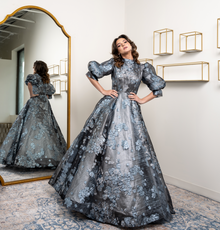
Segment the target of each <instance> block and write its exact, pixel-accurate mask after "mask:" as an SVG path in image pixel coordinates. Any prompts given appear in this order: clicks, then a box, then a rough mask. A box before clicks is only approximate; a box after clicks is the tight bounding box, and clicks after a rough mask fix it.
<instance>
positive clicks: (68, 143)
mask: <svg viewBox="0 0 220 230" xmlns="http://www.w3.org/2000/svg"><path fill="white" fill-rule="evenodd" d="M27 8H33V9H37V10H41V11H43V12H44V13H46V14H47V15H48V16H50V17H51V18H52V19H53V20H54V22H55V23H56V24H57V25H58V26H59V27H60V28H61V30H62V32H63V34H64V35H65V36H66V37H67V38H68V75H67V77H68V79H67V88H68V96H67V148H69V146H70V88H71V87H70V83H71V81H70V76H71V64H70V63H71V36H70V35H69V34H68V33H67V32H66V31H65V29H64V27H63V26H62V25H61V24H60V23H59V22H58V20H57V19H56V18H55V17H54V15H53V14H51V13H50V12H49V11H47V10H45V9H44V8H41V7H39V6H32V5H28V6H22V7H20V8H18V9H17V10H15V11H14V12H13V13H11V14H8V15H7V16H6V17H5V19H4V20H3V21H1V22H0V25H1V24H3V23H4V22H5V21H6V20H7V19H8V18H9V17H11V16H13V15H14V14H16V13H17V12H18V11H20V10H23V9H27ZM50 178H51V176H45V177H36V178H32V179H25V180H17V181H10V182H5V181H4V179H3V178H2V176H1V175H0V182H1V184H2V186H6V185H13V184H20V183H26V182H31V181H38V180H45V179H50Z"/></svg>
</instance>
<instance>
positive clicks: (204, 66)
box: [156, 61, 210, 82]
mask: <svg viewBox="0 0 220 230" xmlns="http://www.w3.org/2000/svg"><path fill="white" fill-rule="evenodd" d="M180 66H188V72H187V69H180V68H178V69H176V73H175V74H174V75H175V76H177V77H174V78H169V77H166V76H165V68H166V69H168V70H169V68H168V67H180ZM189 66H196V67H197V69H190V67H189ZM193 71H194V72H193ZM198 71H201V76H200V77H198V78H196V77H195V76H194V74H197V73H198ZM156 72H157V74H158V75H159V76H161V77H162V78H163V79H164V80H165V81H172V82H177V81H202V82H208V81H209V78H210V74H209V62H205V61H198V62H186V63H174V64H163V65H157V67H156ZM159 72H160V73H159ZM171 72H172V70H171V71H170V73H171ZM190 74H191V75H193V76H194V78H189V75H190ZM181 75H182V76H181ZM180 76H181V77H182V78H181V77H180Z"/></svg>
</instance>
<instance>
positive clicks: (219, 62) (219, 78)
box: [218, 60, 220, 81]
mask: <svg viewBox="0 0 220 230" xmlns="http://www.w3.org/2000/svg"><path fill="white" fill-rule="evenodd" d="M218 80H219V81H220V60H218Z"/></svg>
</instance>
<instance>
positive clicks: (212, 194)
mask: <svg viewBox="0 0 220 230" xmlns="http://www.w3.org/2000/svg"><path fill="white" fill-rule="evenodd" d="M163 176H164V180H165V182H166V183H168V184H171V185H175V186H177V187H180V188H183V189H186V190H188V191H190V192H193V193H196V194H199V195H202V196H205V197H208V198H210V199H212V200H215V201H218V202H220V193H219V192H216V191H212V190H209V189H207V188H203V187H200V186H198V185H196V184H191V183H189V182H187V181H183V180H180V179H177V178H175V177H171V176H168V175H163Z"/></svg>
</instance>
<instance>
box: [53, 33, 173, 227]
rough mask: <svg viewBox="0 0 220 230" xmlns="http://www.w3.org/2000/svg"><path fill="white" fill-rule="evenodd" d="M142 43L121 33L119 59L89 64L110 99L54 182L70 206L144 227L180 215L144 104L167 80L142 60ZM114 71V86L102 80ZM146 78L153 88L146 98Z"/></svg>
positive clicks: (95, 81) (117, 48) (95, 216)
mask: <svg viewBox="0 0 220 230" xmlns="http://www.w3.org/2000/svg"><path fill="white" fill-rule="evenodd" d="M136 49H137V47H136V45H135V44H134V43H133V42H132V41H131V40H130V39H129V38H128V37H127V36H126V35H121V36H119V37H118V38H116V39H115V40H114V41H113V44H112V54H113V58H111V59H110V60H108V61H106V62H103V63H102V64H99V63H97V62H95V61H92V62H90V63H89V72H88V73H87V77H88V78H89V80H90V81H91V83H92V84H93V85H94V86H95V87H96V89H97V90H99V91H100V92H101V93H102V94H103V95H104V97H103V98H102V99H101V100H100V101H99V102H98V104H97V105H96V107H95V110H94V111H93V113H92V114H91V115H90V117H89V118H88V120H87V121H86V123H85V126H84V127H83V130H82V131H81V133H80V134H79V135H78V137H77V138H76V139H75V141H74V142H73V144H72V145H71V147H70V148H69V150H68V151H67V153H66V154H65V156H64V157H63V159H62V161H61V162H60V164H59V166H58V167H57V169H56V171H55V173H54V174H53V176H52V178H51V179H50V181H49V183H50V184H51V185H52V186H53V187H54V188H55V189H56V191H57V192H58V193H59V194H60V196H61V197H62V198H63V199H64V204H65V205H66V207H67V208H69V209H71V210H75V211H78V212H81V213H83V214H85V215H86V216H87V217H89V218H91V219H94V220H97V221H100V222H103V223H109V224H113V225H116V226H122V227H139V226H143V225H146V224H149V223H151V222H155V221H159V220H167V221H170V220H171V218H172V215H171V214H173V213H174V210H173V206H172V201H171V198H170V195H169V192H168V190H167V187H166V185H165V182H164V179H163V176H162V172H161V169H160V166H159V164H158V161H157V158H156V154H155V152H154V149H153V146H152V143H151V140H150V137H149V135H148V132H147V129H146V127H145V124H144V121H143V118H142V115H141V111H140V106H139V104H144V103H146V102H148V101H150V100H151V99H153V98H155V97H159V96H162V92H161V89H162V88H164V87H165V82H164V80H163V79H161V78H160V77H158V76H157V75H156V74H155V70H154V67H153V66H152V65H150V64H149V63H145V64H140V63H139V61H138V59H137V58H138V53H137V51H136ZM109 74H111V77H112V89H111V90H104V89H103V88H102V86H101V85H100V84H99V83H98V79H99V78H102V77H103V76H105V75H109ZM141 80H142V81H143V83H144V84H146V85H147V86H148V87H149V88H150V89H151V90H152V92H151V93H150V94H149V95H148V96H146V97H144V98H142V99H140V98H139V97H138V96H137V94H136V93H137V91H138V88H139V85H140V83H141Z"/></svg>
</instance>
